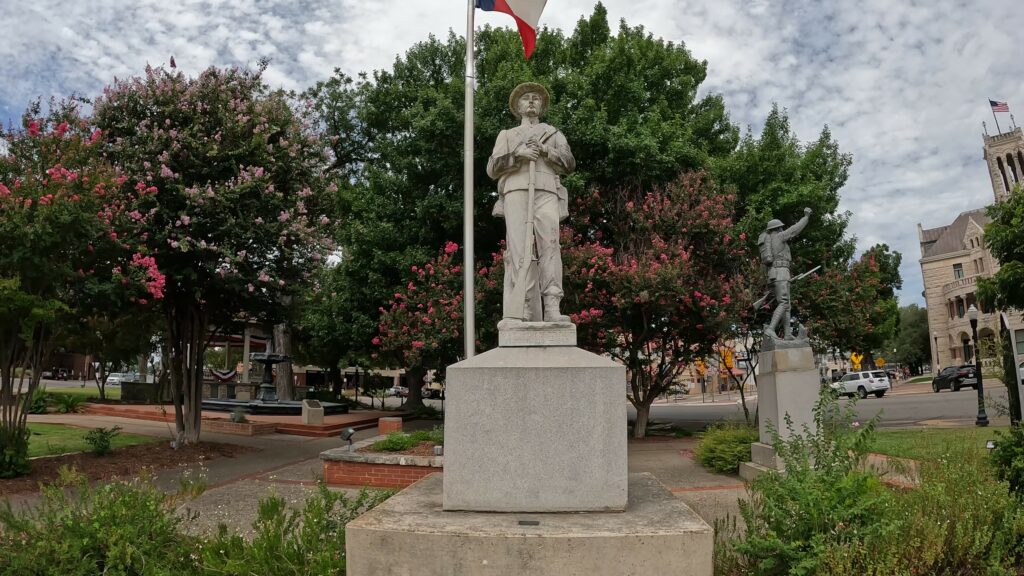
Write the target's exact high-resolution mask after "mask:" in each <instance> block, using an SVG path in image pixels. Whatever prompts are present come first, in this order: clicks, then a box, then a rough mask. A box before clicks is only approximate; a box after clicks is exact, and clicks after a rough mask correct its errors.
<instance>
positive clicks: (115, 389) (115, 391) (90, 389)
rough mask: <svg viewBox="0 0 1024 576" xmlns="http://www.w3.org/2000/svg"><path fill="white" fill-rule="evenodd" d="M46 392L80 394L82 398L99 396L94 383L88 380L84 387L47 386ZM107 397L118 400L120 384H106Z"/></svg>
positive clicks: (68, 394)
mask: <svg viewBox="0 0 1024 576" xmlns="http://www.w3.org/2000/svg"><path fill="white" fill-rule="evenodd" d="M46 391H47V392H49V393H51V394H65V395H67V396H80V397H81V398H82V399H83V400H87V399H89V398H99V397H100V391H99V389H98V388H96V384H93V383H92V382H89V383H87V384H86V385H85V388H47V389H46ZM107 399H108V400H120V399H121V387H120V386H107Z"/></svg>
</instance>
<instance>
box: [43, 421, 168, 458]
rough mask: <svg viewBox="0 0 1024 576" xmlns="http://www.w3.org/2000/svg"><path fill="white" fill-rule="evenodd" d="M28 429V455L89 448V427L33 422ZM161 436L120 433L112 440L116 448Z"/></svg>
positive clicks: (151, 440)
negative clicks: (29, 435)
mask: <svg viewBox="0 0 1024 576" xmlns="http://www.w3.org/2000/svg"><path fill="white" fill-rule="evenodd" d="M28 429H29V430H30V431H31V432H32V436H31V437H30V438H29V440H28V455H29V457H30V458H32V457H35V456H49V455H52V454H64V453H66V452H84V451H87V450H89V449H90V448H89V445H88V444H87V443H86V442H85V434H86V433H87V432H89V429H88V428H77V427H75V426H65V425H63V424H36V423H31V424H29V425H28ZM160 440H162V439H161V438H155V437H153V436H139V435H137V434H124V433H122V434H118V435H117V436H115V437H114V439H113V440H112V441H111V442H110V445H111V446H113V447H114V448H118V447H120V446H130V445H132V444H148V443H150V442H159V441H160Z"/></svg>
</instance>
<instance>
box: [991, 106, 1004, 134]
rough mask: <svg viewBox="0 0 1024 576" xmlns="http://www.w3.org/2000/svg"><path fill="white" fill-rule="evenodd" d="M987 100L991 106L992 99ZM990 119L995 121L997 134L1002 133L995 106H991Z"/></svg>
mask: <svg viewBox="0 0 1024 576" xmlns="http://www.w3.org/2000/svg"><path fill="white" fill-rule="evenodd" d="M989 102H990V104H989V107H990V108H991V102H992V101H991V100H989ZM992 119H993V120H995V121H996V132H997V133H999V134H1002V133H1003V130H1002V128H1000V127H999V118H996V109H995V108H992Z"/></svg>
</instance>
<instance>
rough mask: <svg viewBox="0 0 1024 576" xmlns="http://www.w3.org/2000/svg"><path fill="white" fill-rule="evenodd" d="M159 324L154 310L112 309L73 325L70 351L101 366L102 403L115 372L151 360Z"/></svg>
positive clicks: (98, 376) (98, 385)
mask: <svg viewBox="0 0 1024 576" xmlns="http://www.w3.org/2000/svg"><path fill="white" fill-rule="evenodd" d="M159 321H160V318H159V317H158V316H156V315H155V314H154V313H153V310H152V308H150V307H143V306H135V307H131V308H125V307H121V308H120V309H117V308H113V307H110V308H109V310H106V313H104V314H91V315H88V316H80V317H78V318H76V319H75V322H74V323H73V324H71V328H70V332H71V333H70V334H69V335H68V337H67V339H66V340H65V341H66V342H67V345H68V347H69V349H72V350H77V351H79V352H81V353H85V354H88V355H89V356H90V358H92V361H93V362H94V363H96V364H98V369H97V370H96V377H95V378H96V380H95V381H96V389H97V390H98V391H99V395H100V398H101V399H105V398H106V397H107V377H108V376H109V375H110V373H111V372H113V371H117V370H120V369H121V368H123V367H125V366H130V365H131V364H132V363H134V362H135V361H136V360H137V359H138V358H139V356H146V357H149V353H150V352H151V351H152V338H153V329H154V326H155V325H157V324H158V323H159Z"/></svg>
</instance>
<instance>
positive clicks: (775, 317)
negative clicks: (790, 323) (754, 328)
mask: <svg viewBox="0 0 1024 576" xmlns="http://www.w3.org/2000/svg"><path fill="white" fill-rule="evenodd" d="M784 315H786V311H785V310H783V308H782V306H776V307H775V312H773V313H772V320H771V322H769V323H768V326H767V327H766V328H765V331H766V332H768V333H769V334H771V335H772V336H774V337H775V338H778V337H779V322H781V321H782V317H783V316H784ZM788 333H789V330H788V329H787V328H786V326H785V325H783V328H782V335H783V337H785V336H786V334H788Z"/></svg>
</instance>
